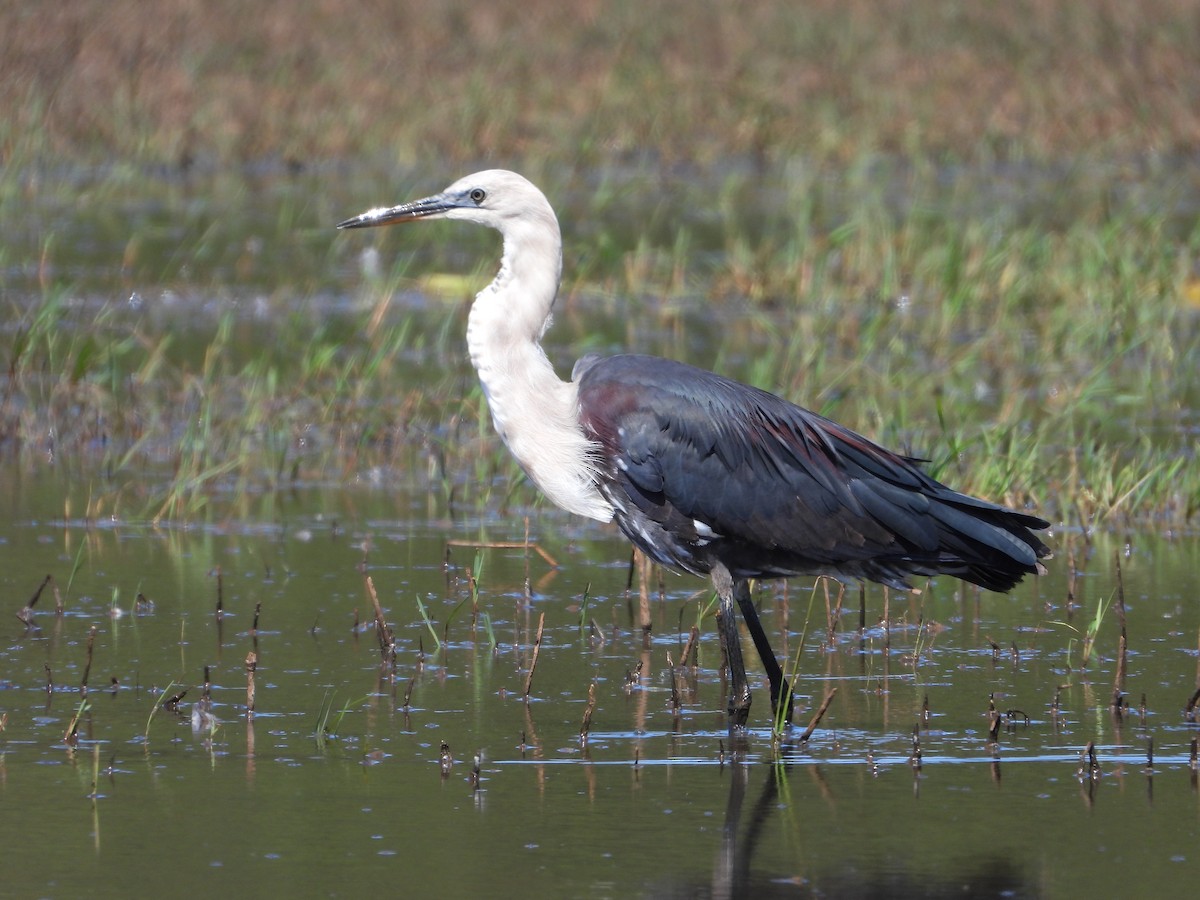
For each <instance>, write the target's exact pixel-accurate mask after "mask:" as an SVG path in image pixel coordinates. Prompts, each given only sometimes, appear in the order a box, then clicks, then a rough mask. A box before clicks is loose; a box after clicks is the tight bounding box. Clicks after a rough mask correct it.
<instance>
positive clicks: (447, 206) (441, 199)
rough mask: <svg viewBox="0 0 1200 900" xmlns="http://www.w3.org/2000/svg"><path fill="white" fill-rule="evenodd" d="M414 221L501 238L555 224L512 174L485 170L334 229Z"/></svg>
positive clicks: (533, 192) (537, 195)
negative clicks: (481, 229) (470, 227)
mask: <svg viewBox="0 0 1200 900" xmlns="http://www.w3.org/2000/svg"><path fill="white" fill-rule="evenodd" d="M417 219H461V220H463V221H466V222H475V223H476V224H478V225H486V226H488V227H489V228H495V229H497V230H498V231H501V232H503V233H505V234H507V233H509V231H510V230H513V229H517V228H519V227H520V226H521V225H523V224H535V223H541V226H542V227H545V225H546V224H547V223H548V222H549V223H553V229H554V232H555V233H556V234H557V232H558V221H557V219H555V216H554V211H553V210H552V209H551V207H550V203H549V201H547V200H546V196H545V195H544V194H543V193H542V192H541V191H540V190H538V189H537V187H535V186H534V185H533V184H532V183H531V182H529V181H528V180H527V179H525V178H523V177H522V176H520V175H518V174H517V173H516V172H509V171H506V170H504V169H488V170H487V171H484V172H476V173H475V174H474V175H468V176H466V177H465V178H460V179H459V180H458V181H456V182H454V184H452V185H450V186H449V187H448V188H446V189H445V190H444V191H442V192H441V193H440V194H433V195H432V196H429V197H424V198H422V199H420V200H414V201H412V202H411V203H402V204H401V205H399V206H386V207H379V208H377V209H370V210H367V211H366V212H365V213H362V214H361V215H357V216H355V217H354V218H352V219H347V220H346V221H345V222H341V223H339V224H338V226H337V227H338V228H370V227H372V226H375V225H392V224H395V223H397V222H412V221H416V220H417Z"/></svg>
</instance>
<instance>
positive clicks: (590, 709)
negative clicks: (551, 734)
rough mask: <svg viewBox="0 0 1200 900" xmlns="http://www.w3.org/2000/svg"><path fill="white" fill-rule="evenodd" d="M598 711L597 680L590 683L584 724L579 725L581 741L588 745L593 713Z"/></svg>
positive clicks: (584, 711)
mask: <svg viewBox="0 0 1200 900" xmlns="http://www.w3.org/2000/svg"><path fill="white" fill-rule="evenodd" d="M595 711H596V682H594V681H593V682H592V683H591V684H589V685H588V700H587V706H586V707H584V710H583V724H581V725H580V726H579V742H580V743H581V744H583V745H585V746H586V745H587V742H588V732H589V731H591V730H592V713H594V712H595Z"/></svg>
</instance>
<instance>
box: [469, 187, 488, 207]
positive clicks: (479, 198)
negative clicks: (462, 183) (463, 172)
mask: <svg viewBox="0 0 1200 900" xmlns="http://www.w3.org/2000/svg"><path fill="white" fill-rule="evenodd" d="M467 196H468V197H470V198H471V200H472V202H473V203H474V204H475V205H476V206H478V205H479V204H480V203H482V202H483V198H484V197H486V196H487V191H485V190H484V189H483V188H475V190H473V191H471V193H469V194H467Z"/></svg>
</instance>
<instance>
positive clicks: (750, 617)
mask: <svg viewBox="0 0 1200 900" xmlns="http://www.w3.org/2000/svg"><path fill="white" fill-rule="evenodd" d="M733 595H734V597H736V598H737V603H738V607H739V608H740V609H741V611H742V618H743V619H745V620H746V628H747V629H748V630H749V631H750V637H751V638H753V639H754V648H755V649H756V650H757V651H758V658H759V659H761V660H762V664H763V668H764V669H766V670H767V680H768V681H769V682H770V683H771V710H772V712H774V713H775V714H776V715H778V714H779V704H780V703H781V702H784V699H785V698H786V702H787V713H786V714H785V716H784V722H786V723H787V724H789V725H790V724H791V723H792V692H791V690H790V689H789V688H788V683H787V679H785V678H784V677H783V669H781V668H780V667H779V662H778V661H777V660H776V659H775V651H774V650H772V649H771V642H770V641H769V640H767V633H766V632H765V631H764V630H763V627H762V622H760V621H759V619H758V610H756V609H755V608H754V601H753V599H751V597H750V582H749V581H747V580H746V579H745V578H738V579H736V580H735V581H734V582H733Z"/></svg>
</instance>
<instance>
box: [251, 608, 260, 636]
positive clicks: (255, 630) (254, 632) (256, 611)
mask: <svg viewBox="0 0 1200 900" xmlns="http://www.w3.org/2000/svg"><path fill="white" fill-rule="evenodd" d="M261 612H262V603H261V602H259V603H255V604H254V623H253V624H252V625H251V626H250V636H251V637H258V615H259V613H261Z"/></svg>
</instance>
